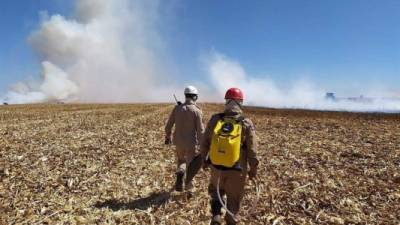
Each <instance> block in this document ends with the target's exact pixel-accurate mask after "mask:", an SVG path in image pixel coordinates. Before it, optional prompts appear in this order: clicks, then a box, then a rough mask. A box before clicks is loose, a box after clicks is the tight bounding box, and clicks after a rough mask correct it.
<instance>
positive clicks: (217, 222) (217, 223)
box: [210, 215, 222, 225]
mask: <svg viewBox="0 0 400 225" xmlns="http://www.w3.org/2000/svg"><path fill="white" fill-rule="evenodd" d="M221 224H222V220H221V215H215V216H213V218H212V219H211V223H210V225H221Z"/></svg>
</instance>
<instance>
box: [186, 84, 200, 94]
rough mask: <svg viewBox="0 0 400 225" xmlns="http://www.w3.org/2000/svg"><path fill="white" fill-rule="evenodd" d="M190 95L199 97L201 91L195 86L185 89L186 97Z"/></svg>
mask: <svg viewBox="0 0 400 225" xmlns="http://www.w3.org/2000/svg"><path fill="white" fill-rule="evenodd" d="M187 94H190V95H199V91H198V90H197V88H196V87H194V86H187V87H186V88H185V95H187Z"/></svg>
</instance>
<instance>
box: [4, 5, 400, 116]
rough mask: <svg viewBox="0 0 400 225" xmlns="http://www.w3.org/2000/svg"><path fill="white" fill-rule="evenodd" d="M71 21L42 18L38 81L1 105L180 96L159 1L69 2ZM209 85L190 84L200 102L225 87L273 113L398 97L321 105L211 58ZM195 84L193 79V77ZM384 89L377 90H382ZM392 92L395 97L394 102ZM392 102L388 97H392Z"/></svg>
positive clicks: (36, 40)
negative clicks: (72, 6)
mask: <svg viewBox="0 0 400 225" xmlns="http://www.w3.org/2000/svg"><path fill="white" fill-rule="evenodd" d="M75 1H76V11H75V14H74V16H73V17H72V18H66V17H64V16H62V15H52V16H47V15H45V16H44V18H43V21H42V23H41V25H40V28H39V29H38V30H36V31H34V32H33V33H32V34H31V35H30V37H29V42H30V43H31V45H32V47H33V48H34V50H35V51H36V52H37V54H38V56H39V57H40V58H41V60H42V61H43V63H42V68H43V69H42V78H41V79H40V80H39V81H38V82H19V83H18V84H16V85H14V86H13V87H12V88H11V91H9V92H8V93H7V94H6V95H5V96H3V98H0V100H2V101H7V102H9V103H12V104H15V103H37V102H48V101H66V102H155V101H157V102H165V101H171V99H172V98H171V97H172V96H171V94H172V93H177V94H179V93H181V90H182V89H183V88H182V86H183V85H182V84H180V85H179V86H180V88H176V87H177V84H175V83H174V82H173V80H175V79H174V78H175V77H174V76H172V75H170V74H171V73H170V72H169V70H168V66H167V65H166V63H165V62H166V61H168V60H166V59H168V57H167V54H165V52H166V51H165V50H166V44H165V43H164V42H163V38H162V37H161V34H160V33H159V31H160V26H161V24H162V21H163V19H165V18H159V15H160V12H159V10H160V8H161V7H160V2H161V0H75ZM207 69H208V72H209V80H210V81H209V82H203V83H200V82H199V80H192V81H193V83H194V84H195V85H196V86H198V87H199V89H200V91H201V95H200V100H201V101H220V100H222V97H223V95H224V92H225V91H226V89H227V88H229V87H233V86H237V87H240V88H241V89H243V90H244V92H245V94H246V103H247V104H250V105H258V106H267V107H276V108H282V107H285V108H307V109H323V110H348V111H400V104H399V100H398V98H382V97H383V96H379V93H383V92H385V91H383V90H378V91H376V90H375V91H373V90H369V91H367V92H366V91H365V90H363V92H364V93H366V94H370V93H374V95H375V96H374V97H375V98H373V99H357V100H356V101H354V100H349V99H341V100H338V101H327V100H326V99H325V92H326V90H324V89H323V88H321V87H320V86H317V85H314V84H313V83H312V82H310V81H309V80H306V79H303V80H300V81H297V82H294V83H292V87H291V88H281V87H279V86H278V85H277V84H276V83H275V82H274V81H273V80H271V79H268V78H265V77H255V76H249V75H248V74H247V73H246V71H245V70H244V69H243V68H242V66H241V65H240V63H239V62H237V61H235V60H232V59H229V58H228V57H226V56H224V55H222V54H219V53H217V52H213V53H212V54H211V57H210V59H209V61H208V64H207ZM193 79H195V78H193ZM383 89H384V88H383ZM399 95H400V93H399V92H397V96H399ZM392 96H394V95H392Z"/></svg>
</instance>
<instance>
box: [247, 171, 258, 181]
mask: <svg viewBox="0 0 400 225" xmlns="http://www.w3.org/2000/svg"><path fill="white" fill-rule="evenodd" d="M248 174H249V179H250V180H254V179H256V177H257V169H250V170H249V173H248Z"/></svg>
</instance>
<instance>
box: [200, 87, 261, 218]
mask: <svg viewBox="0 0 400 225" xmlns="http://www.w3.org/2000/svg"><path fill="white" fill-rule="evenodd" d="M225 100H226V102H225V110H224V112H223V113H220V114H215V115H213V116H212V117H211V119H210V121H209V122H208V124H207V128H206V130H205V133H204V137H203V140H202V143H201V146H200V150H201V155H202V157H203V159H204V163H205V167H207V165H208V164H210V165H211V180H210V184H209V187H208V191H209V194H210V196H211V213H212V216H213V217H212V220H211V225H220V224H221V222H222V221H221V208H222V204H224V205H225V203H224V202H223V200H222V199H223V197H224V195H226V198H227V204H226V208H227V214H226V216H225V220H226V222H227V224H228V225H234V224H237V220H236V219H235V215H236V214H237V213H238V212H239V208H240V202H241V201H242V198H243V195H244V186H245V181H246V176H247V174H248V175H249V178H250V179H254V178H255V177H256V174H257V166H258V163H259V162H258V160H257V156H256V148H257V141H256V133H255V128H254V125H253V123H252V122H251V120H250V119H248V118H244V117H243V116H242V105H243V93H242V91H241V90H240V89H238V88H231V89H229V90H228V91H227V92H226V94H225ZM247 164H249V166H250V169H249V170H248V169H247ZM247 171H248V172H247Z"/></svg>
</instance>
